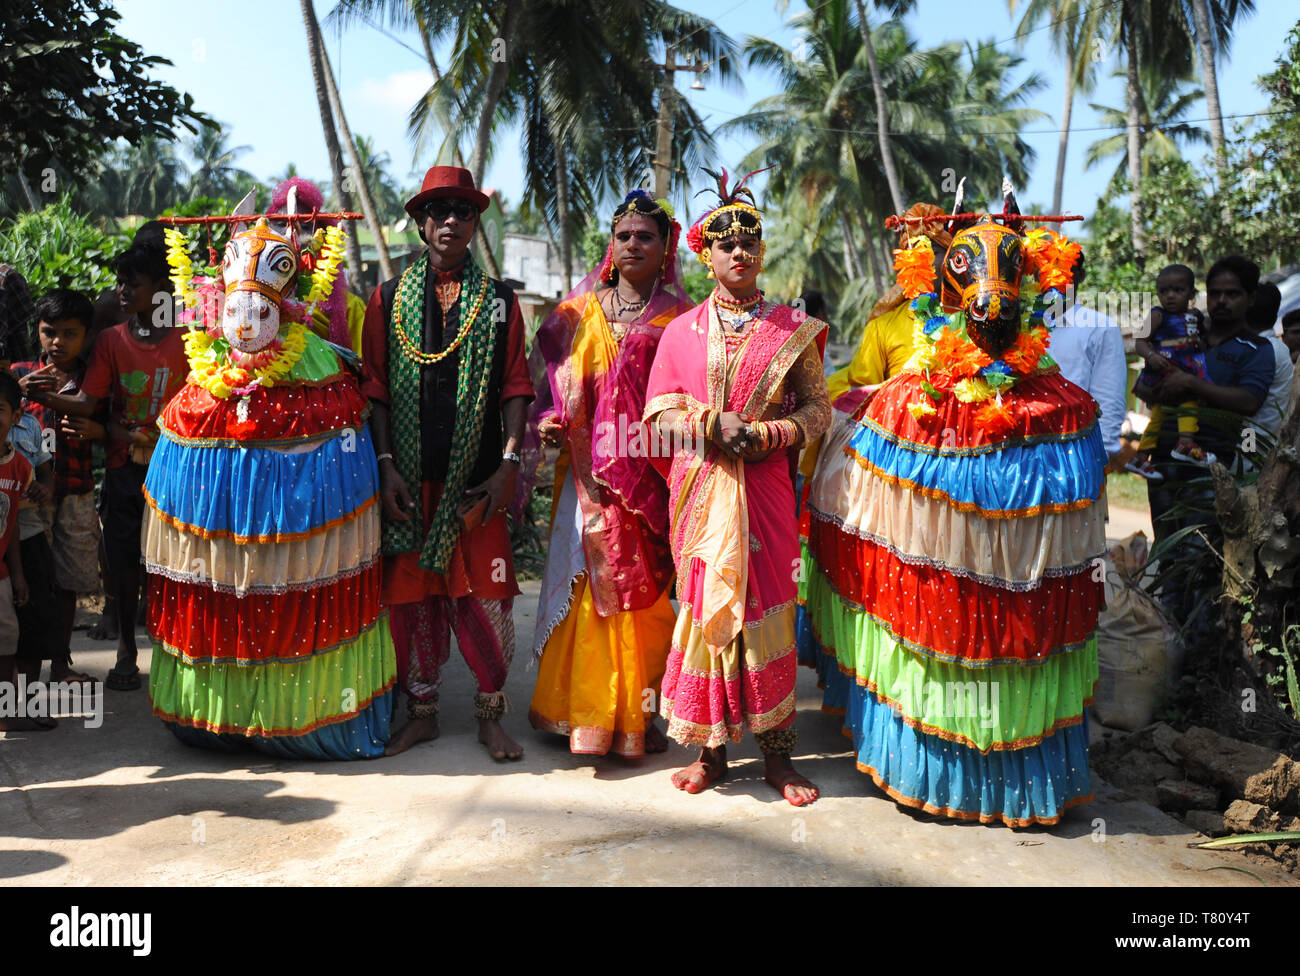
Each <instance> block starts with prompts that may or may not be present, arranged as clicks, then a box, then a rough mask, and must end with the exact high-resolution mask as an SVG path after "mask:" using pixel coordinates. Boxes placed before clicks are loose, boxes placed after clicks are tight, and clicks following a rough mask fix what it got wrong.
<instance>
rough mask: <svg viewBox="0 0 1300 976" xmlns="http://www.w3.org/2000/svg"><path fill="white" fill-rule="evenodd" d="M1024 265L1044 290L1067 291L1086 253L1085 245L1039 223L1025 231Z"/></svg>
mask: <svg viewBox="0 0 1300 976" xmlns="http://www.w3.org/2000/svg"><path fill="white" fill-rule="evenodd" d="M1024 253H1025V268H1026V270H1028V271H1030V272H1032V273H1033V275H1034V276H1035V277H1036V278H1038V283H1039V284H1040V285H1041V286H1042V288H1043V290H1044V291H1047V290H1049V289H1052V288H1055V289H1059V290H1061V291H1064V290H1065V288H1066V287H1067V286H1068V285H1069V284H1070V283H1071V282H1072V281H1073V280H1074V268H1075V265H1077V264H1078V263H1079V258H1080V257H1082V256H1083V248H1081V247H1080V246H1079V245H1078V244H1076V243H1075V242H1074V241H1072V240H1069V239H1068V238H1066V237H1063V236H1062V235H1061V234H1058V233H1057V232H1056V231H1054V230H1048V229H1047V228H1046V227H1036V228H1034V229H1033V230H1031V231H1029V233H1027V234H1026V235H1025V243H1024Z"/></svg>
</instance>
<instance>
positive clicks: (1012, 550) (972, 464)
mask: <svg viewBox="0 0 1300 976" xmlns="http://www.w3.org/2000/svg"><path fill="white" fill-rule="evenodd" d="M1004 193H1005V199H1006V202H1005V204H1004V207H1003V211H1002V212H1001V213H959V212H958V211H960V210H961V207H960V196H959V198H958V205H957V206H954V213H953V214H949V215H944V217H943V218H941V219H943V220H945V221H946V226H947V228H948V230H949V231H950V232H951V233H952V235H953V237H952V242H951V244H950V245H949V247H948V248H947V250H946V252H945V253H944V254H943V256H942V261H941V263H940V265H939V271H938V272H937V273H936V269H935V267H934V265H935V259H936V255H935V254H934V252H933V250H932V245H931V243H930V241H929V240H928V239H927V238H925V237H915V238H913V239H912V240H911V241H910V244H909V246H908V247H904V248H900V249H899V250H898V251H896V252H895V268H896V269H897V271H898V281H899V284H900V285H901V286H902V287H903V290H904V293H905V294H906V295H907V297H909V298H911V299H912V310H913V315H914V321H915V328H914V353H913V356H912V359H911V361H910V362H909V363H908V365H907V367H906V369H905V370H904V371H903V372H902V373H900V374H899V375H898V376H895V377H893V378H892V379H890V380H889V381H887V382H886V383H884V384H883V385H882V386H881V387H879V388H878V389H877V390H876V391H875V392H874V393H873V394H872V395H871V396H870V397H869V398H868V399H867V400H866V401H865V402H864V403H863V404H861V406H859V408H858V409H857V411H856V412H855V413H854V415H853V422H850V423H843V424H840V425H838V426H836V427H835V428H834V429H833V430H832V431H831V432H830V433H829V434H828V435H827V439H826V442H825V446H824V447H823V456H822V462H821V464H819V466H818V469H817V473H816V475H815V476H814V479H813V482H812V485H811V488H810V491H809V506H810V509H811V528H810V535H809V551H810V554H811V557H812V566H811V567H810V579H809V589H808V617H809V621H810V624H811V628H812V632H813V635H814V638H815V643H816V645H817V650H818V659H817V667H818V669H819V672H820V674H821V677H822V681H823V684H824V687H825V689H826V697H825V705H824V708H825V710H827V711H830V712H832V713H836V714H841V715H843V716H844V731H845V734H846V735H848V736H850V737H851V738H852V740H853V746H854V752H855V753H856V762H857V765H858V768H859V769H860V770H861V771H862V772H864V773H866V774H868V775H869V776H871V778H872V779H873V780H874V781H875V783H876V784H877V785H878V786H880V787H881V788H882V789H883V790H884V791H885V792H886V793H888V794H889V795H890V796H891V797H893V798H894V799H895V800H896V801H897V802H899V803H900V804H903V805H905V806H908V807H913V808H917V809H921V810H924V811H926V812H930V813H936V814H942V815H946V816H950V817H954V818H958V819H965V820H978V821H981V822H984V823H992V822H1001V823H1005V824H1008V825H1010V826H1017V827H1019V826H1028V825H1030V824H1036V823H1041V824H1051V823H1056V822H1057V821H1059V820H1060V818H1061V816H1062V814H1063V812H1064V811H1065V810H1066V809H1067V808H1068V807H1071V806H1073V805H1075V804H1079V803H1083V802H1086V801H1087V800H1089V799H1090V798H1091V786H1090V781H1089V773H1088V755H1087V749H1088V727H1087V717H1086V715H1085V713H1084V709H1085V707H1086V705H1087V704H1089V702H1090V701H1091V697H1092V694H1093V688H1094V686H1095V684H1096V681H1097V644H1096V635H1095V631H1096V624H1097V613H1098V610H1099V608H1100V604H1101V599H1102V590H1101V583H1100V582H1098V581H1096V580H1095V579H1094V573H1093V566H1094V560H1095V558H1096V557H1097V556H1098V555H1099V554H1100V553H1101V552H1102V551H1103V549H1104V547H1105V539H1104V529H1103V520H1104V514H1103V511H1102V510H1101V509H1100V508H1099V507H1098V506H1097V504H1096V503H1097V500H1098V498H1099V496H1100V494H1101V491H1102V488H1103V486H1104V468H1105V465H1106V455H1105V452H1104V450H1103V448H1102V443H1101V436H1100V433H1099V431H1098V429H1097V405H1096V403H1095V402H1094V401H1093V400H1092V398H1091V397H1089V396H1088V394H1087V393H1085V392H1084V391H1083V390H1081V389H1079V388H1078V387H1076V386H1074V385H1073V384H1072V383H1070V382H1068V381H1067V380H1065V379H1063V378H1062V377H1061V375H1060V371H1059V369H1058V367H1057V366H1056V364H1055V363H1054V362H1053V361H1052V359H1051V357H1050V356H1049V355H1048V354H1047V344H1048V335H1047V330H1046V328H1045V327H1044V326H1043V324H1042V317H1043V313H1044V311H1045V310H1046V309H1047V308H1048V307H1050V306H1051V305H1052V303H1053V302H1057V301H1060V300H1061V299H1062V298H1063V295H1062V291H1063V290H1064V289H1065V288H1067V287H1068V286H1069V284H1070V281H1071V275H1072V271H1073V268H1074V267H1075V266H1076V265H1077V263H1078V261H1079V259H1080V257H1081V251H1080V249H1079V247H1078V245H1077V244H1074V243H1072V242H1070V241H1068V240H1067V239H1066V238H1064V237H1062V236H1060V235H1059V234H1057V233H1055V232H1053V231H1048V230H1043V229H1035V230H1030V231H1028V232H1026V231H1025V226H1026V225H1027V224H1028V223H1032V222H1035V221H1040V220H1053V221H1055V220H1061V219H1063V218H1060V217H1053V218H1039V217H1032V216H1021V215H1020V214H1019V213H1018V211H1017V208H1016V206H1015V201H1014V197H1013V196H1012V195H1011V193H1010V188H1009V187H1008V186H1004ZM1065 219H1070V218H1065ZM1073 219H1078V218H1073ZM889 224H890V225H891V226H898V225H899V218H891V219H890V221H889ZM1035 285H1036V288H1035Z"/></svg>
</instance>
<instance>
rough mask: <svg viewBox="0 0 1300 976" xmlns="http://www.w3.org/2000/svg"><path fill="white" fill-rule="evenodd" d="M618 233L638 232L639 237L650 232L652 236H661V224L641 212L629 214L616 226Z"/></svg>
mask: <svg viewBox="0 0 1300 976" xmlns="http://www.w3.org/2000/svg"><path fill="white" fill-rule="evenodd" d="M615 233H617V234H620V235H622V234H636V235H637V236H638V237H641V236H643V235H646V234H649V235H650V236H652V237H658V236H659V225H658V224H656V223H655V222H654V221H653V220H652V219H651V218H649V217H644V216H642V215H641V214H628V215H627V216H626V217H624V218H623V219H622V220H620V221H619V222H618V226H617V227H616V228H615Z"/></svg>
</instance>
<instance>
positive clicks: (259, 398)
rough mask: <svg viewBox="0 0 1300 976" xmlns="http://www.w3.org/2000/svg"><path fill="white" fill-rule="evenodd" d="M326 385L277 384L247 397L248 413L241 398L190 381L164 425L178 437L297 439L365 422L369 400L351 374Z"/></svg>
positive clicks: (170, 407)
mask: <svg viewBox="0 0 1300 976" xmlns="http://www.w3.org/2000/svg"><path fill="white" fill-rule="evenodd" d="M332 379H333V382H331V383H330V384H329V385H327V386H307V385H294V386H273V387H271V388H270V389H261V388H259V389H257V390H255V391H253V393H252V395H251V396H250V397H249V398H248V414H247V417H246V419H244V420H241V419H240V418H239V415H238V413H237V406H238V404H239V400H240V398H239V397H234V396H232V397H230V398H229V399H227V400H222V399H219V398H218V397H214V396H213V395H212V394H211V393H209V392H208V391H207V390H205V389H204V388H203V387H201V386H195V385H193V384H186V386H185V387H184V388H183V389H182V390H181V392H180V393H178V394H176V396H175V397H174V398H173V399H172V401H171V402H170V403H169V404H167V407H166V408H165V409H164V410H163V413H162V417H161V419H160V421H159V422H160V423H161V425H162V426H163V427H164V428H166V429H167V430H168V431H170V432H171V433H173V434H175V435H177V436H178V437H185V438H195V439H204V440H238V441H241V442H244V443H247V444H250V445H251V444H255V443H256V442H258V441H278V440H299V439H302V438H305V437H312V436H315V435H318V434H320V433H322V432H325V431H331V430H340V429H342V428H344V427H352V428H356V429H357V430H358V431H360V429H361V425H362V424H364V423H365V422H366V411H367V409H368V407H369V403H368V402H367V400H366V398H365V397H364V396H363V395H362V393H361V388H360V387H359V386H358V385H357V381H356V379H355V378H354V377H353V376H352V374H351V373H342V374H339V375H338V376H335V377H333V378H332Z"/></svg>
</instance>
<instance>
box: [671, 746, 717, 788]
mask: <svg viewBox="0 0 1300 976" xmlns="http://www.w3.org/2000/svg"><path fill="white" fill-rule="evenodd" d="M726 775H727V747H726V746H718V747H717V748H716V749H701V750H700V758H699V759H697V760H695V762H693V763H691V764H690V765H689V766H687V767H686V768H685V769H679V770H677V772H675V773H673V776H672V779H673V786H675V787H677V788H678V789H679V790H685V791H686V792H687V793H692V794H693V793H703V792H704V791H705V790H706V789H708V788H709V786H711V785H712V784H713V783H716V782H717V781H718V780H720V779H722V778H723V777H724V776H726Z"/></svg>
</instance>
